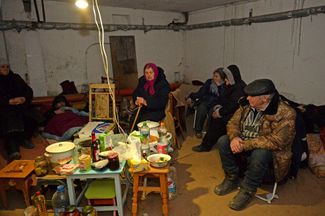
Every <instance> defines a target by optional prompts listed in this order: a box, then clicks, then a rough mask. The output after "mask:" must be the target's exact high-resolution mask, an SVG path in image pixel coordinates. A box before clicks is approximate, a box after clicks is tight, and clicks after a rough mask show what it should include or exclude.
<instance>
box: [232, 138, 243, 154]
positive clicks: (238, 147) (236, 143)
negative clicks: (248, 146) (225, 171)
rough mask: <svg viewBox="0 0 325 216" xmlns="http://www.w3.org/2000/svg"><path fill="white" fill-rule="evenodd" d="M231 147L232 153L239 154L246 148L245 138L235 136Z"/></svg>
mask: <svg viewBox="0 0 325 216" xmlns="http://www.w3.org/2000/svg"><path fill="white" fill-rule="evenodd" d="M230 148H231V151H232V153H234V154H237V153H240V152H242V151H243V150H244V147H243V140H242V139H241V138H240V137H235V138H233V139H232V140H231V142H230Z"/></svg>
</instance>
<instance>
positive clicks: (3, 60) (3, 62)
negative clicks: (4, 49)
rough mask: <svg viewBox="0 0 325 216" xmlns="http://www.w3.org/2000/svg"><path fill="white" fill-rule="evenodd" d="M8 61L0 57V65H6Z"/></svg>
mask: <svg viewBox="0 0 325 216" xmlns="http://www.w3.org/2000/svg"><path fill="white" fill-rule="evenodd" d="M8 64H9V62H8V60H7V59H6V58H3V57H0V65H8Z"/></svg>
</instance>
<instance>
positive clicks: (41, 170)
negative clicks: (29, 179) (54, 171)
mask: <svg viewBox="0 0 325 216" xmlns="http://www.w3.org/2000/svg"><path fill="white" fill-rule="evenodd" d="M34 168H35V174H36V176H45V175H46V174H47V173H48V168H49V167H48V163H47V160H46V158H45V156H37V157H36V158H35V162H34Z"/></svg>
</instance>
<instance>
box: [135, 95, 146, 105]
mask: <svg viewBox="0 0 325 216" xmlns="http://www.w3.org/2000/svg"><path fill="white" fill-rule="evenodd" d="M135 105H137V106H142V105H144V106H147V101H146V100H145V99H144V98H143V97H137V100H136V101H135Z"/></svg>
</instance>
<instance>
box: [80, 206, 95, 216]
mask: <svg viewBox="0 0 325 216" xmlns="http://www.w3.org/2000/svg"><path fill="white" fill-rule="evenodd" d="M81 215H82V216H97V212H96V209H95V208H94V207H92V206H89V205H87V206H85V207H83V208H82V212H81Z"/></svg>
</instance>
